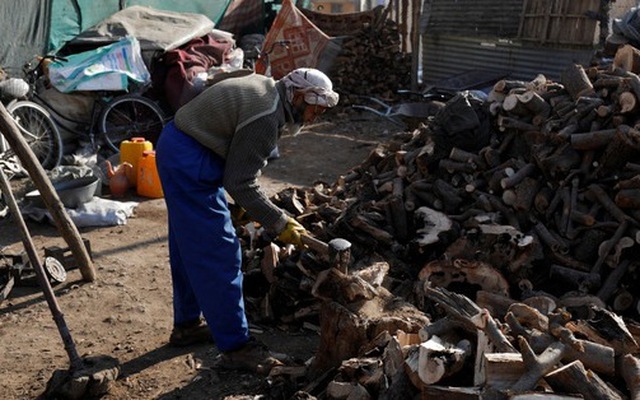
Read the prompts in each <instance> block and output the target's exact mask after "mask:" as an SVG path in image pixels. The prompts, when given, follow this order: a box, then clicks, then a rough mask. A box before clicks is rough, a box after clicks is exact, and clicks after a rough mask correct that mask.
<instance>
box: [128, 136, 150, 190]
mask: <svg viewBox="0 0 640 400" xmlns="http://www.w3.org/2000/svg"><path fill="white" fill-rule="evenodd" d="M148 150H153V144H151V142H150V141H148V140H145V138H143V137H133V138H131V140H123V141H122V142H121V143H120V164H122V163H125V162H128V163H129V164H131V165H132V167H133V168H130V169H128V170H127V178H129V182H131V186H136V184H137V182H138V163H139V162H140V159H141V158H142V153H144V152H145V151H148Z"/></svg>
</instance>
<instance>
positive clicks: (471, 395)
mask: <svg viewBox="0 0 640 400" xmlns="http://www.w3.org/2000/svg"><path fill="white" fill-rule="evenodd" d="M420 399H421V400H433V399H447V400H482V399H483V397H482V389H480V388H475V387H452V386H437V385H429V386H426V385H425V386H423V387H422V395H421V397H420Z"/></svg>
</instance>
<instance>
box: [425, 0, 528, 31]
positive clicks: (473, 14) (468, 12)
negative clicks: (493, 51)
mask: <svg viewBox="0 0 640 400" xmlns="http://www.w3.org/2000/svg"><path fill="white" fill-rule="evenodd" d="M522 1H523V0H491V1H478V0H456V1H452V0H425V2H424V4H423V10H422V15H423V16H424V17H425V18H426V20H425V21H424V22H423V25H422V26H423V27H424V28H425V29H426V33H436V32H437V33H438V34H455V35H458V36H473V37H514V36H516V34H517V33H518V25H519V22H520V14H521V12H522ZM427 24H428V25H427Z"/></svg>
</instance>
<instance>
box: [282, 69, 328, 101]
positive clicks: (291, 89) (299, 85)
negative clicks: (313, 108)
mask: <svg viewBox="0 0 640 400" xmlns="http://www.w3.org/2000/svg"><path fill="white" fill-rule="evenodd" d="M281 81H282V82H283V83H284V85H285V87H286V88H287V100H289V102H291V101H292V100H293V94H294V93H295V92H302V93H304V101H305V103H307V104H311V105H319V106H322V107H335V106H336V105H337V104H338V100H339V99H340V96H339V95H338V93H336V92H334V91H333V83H331V79H329V77H328V76H326V75H325V74H324V73H323V72H321V71H319V70H317V69H314V68H298V69H295V70H293V71H291V72H289V73H288V74H287V75H285V76H284V77H283V78H282V79H281Z"/></svg>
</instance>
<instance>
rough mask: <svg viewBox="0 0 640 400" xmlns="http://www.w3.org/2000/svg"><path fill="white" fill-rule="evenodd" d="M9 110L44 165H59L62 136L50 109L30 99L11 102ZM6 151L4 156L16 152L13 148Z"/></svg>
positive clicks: (47, 166)
mask: <svg viewBox="0 0 640 400" xmlns="http://www.w3.org/2000/svg"><path fill="white" fill-rule="evenodd" d="M7 111H8V112H9V113H10V114H11V115H12V116H13V118H14V120H15V121H16V123H17V124H18V128H19V129H20V132H22V135H23V136H24V138H25V140H26V141H27V144H28V145H29V147H30V148H31V150H32V151H33V153H34V154H35V156H36V158H37V159H38V161H39V162H40V164H41V165H42V167H43V168H44V169H52V168H54V167H57V166H58V165H59V164H60V161H61V160H62V138H61V137H60V131H59V130H58V126H57V125H56V123H55V122H54V120H53V119H52V118H51V114H50V113H49V111H47V110H46V109H45V108H44V107H42V106H41V105H39V104H36V103H34V102H32V101H28V100H24V101H17V102H15V103H10V104H9V105H8V106H7ZM5 153H6V154H3V156H6V155H9V154H15V152H13V151H12V150H11V149H7V151H6V152H5Z"/></svg>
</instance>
